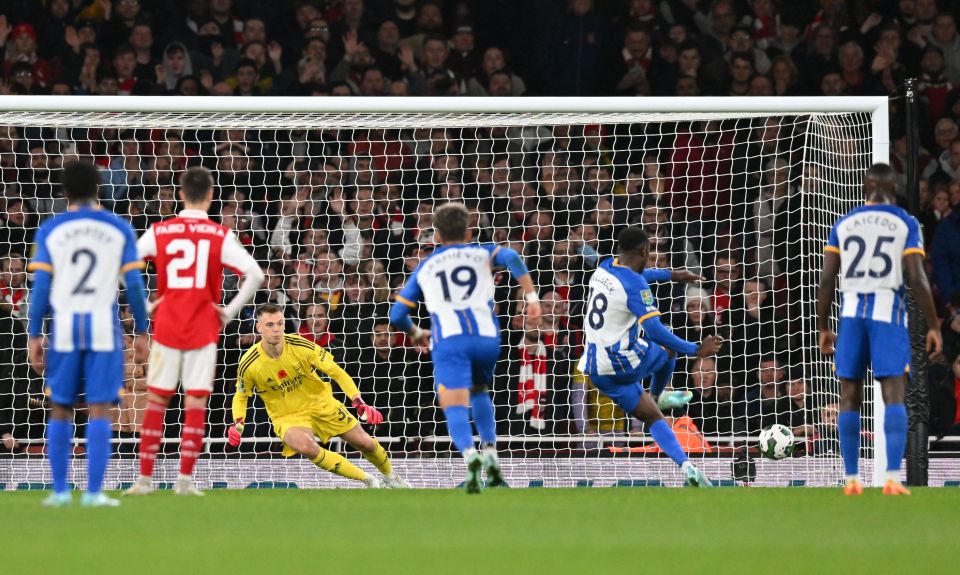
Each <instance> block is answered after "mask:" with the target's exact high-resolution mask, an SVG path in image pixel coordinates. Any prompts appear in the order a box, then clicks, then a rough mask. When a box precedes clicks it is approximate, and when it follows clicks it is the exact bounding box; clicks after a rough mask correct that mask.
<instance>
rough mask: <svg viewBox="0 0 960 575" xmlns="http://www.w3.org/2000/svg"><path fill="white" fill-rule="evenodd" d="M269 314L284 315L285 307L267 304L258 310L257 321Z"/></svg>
mask: <svg viewBox="0 0 960 575" xmlns="http://www.w3.org/2000/svg"><path fill="white" fill-rule="evenodd" d="M268 313H283V306H281V305H279V304H275V303H265V304H262V305H261V306H260V307H258V308H257V315H256V317H257V319H260V317H261V316H262V315H264V314H268Z"/></svg>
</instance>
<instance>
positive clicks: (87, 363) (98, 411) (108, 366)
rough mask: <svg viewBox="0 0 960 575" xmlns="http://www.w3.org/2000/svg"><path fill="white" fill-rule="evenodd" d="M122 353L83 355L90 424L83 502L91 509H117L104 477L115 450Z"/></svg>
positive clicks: (121, 380) (88, 427)
mask: <svg viewBox="0 0 960 575" xmlns="http://www.w3.org/2000/svg"><path fill="white" fill-rule="evenodd" d="M123 355H124V354H123V350H116V351H106V352H103V351H88V352H85V353H84V360H83V375H84V380H85V385H86V389H85V391H86V395H87V402H88V411H89V414H90V417H89V419H88V421H87V446H86V451H87V492H86V493H84V494H83V500H82V501H81V503H82V504H83V505H86V506H91V507H115V506H117V505H120V502H119V501H117V500H116V499H111V498H110V497H107V496H106V495H105V494H104V493H103V491H102V489H103V478H104V475H106V471H107V465H108V464H109V463H110V456H111V455H112V453H113V449H112V448H111V446H110V438H111V436H112V435H113V429H112V426H113V420H112V417H113V414H114V408H115V407H116V405H117V403H118V402H119V401H120V388H122V387H123V359H124V357H123Z"/></svg>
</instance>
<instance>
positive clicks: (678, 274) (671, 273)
mask: <svg viewBox="0 0 960 575" xmlns="http://www.w3.org/2000/svg"><path fill="white" fill-rule="evenodd" d="M642 275H643V279H645V280H646V281H647V283H661V282H667V281H673V282H678V283H685V284H689V283H694V282H702V281H704V280H705V279H706V278H704V277H703V276H701V275H700V274H695V273H693V272H692V271H690V270H669V269H664V268H647V269H645V270H643V274H642Z"/></svg>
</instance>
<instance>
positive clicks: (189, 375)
mask: <svg viewBox="0 0 960 575" xmlns="http://www.w3.org/2000/svg"><path fill="white" fill-rule="evenodd" d="M182 356H183V361H182V365H181V380H180V381H181V382H182V385H183V390H184V394H185V397H184V399H183V429H182V431H181V434H180V473H179V475H178V476H177V485H176V487H174V492H175V493H176V494H177V495H203V492H202V491H200V490H199V489H197V488H196V486H195V485H194V482H193V468H194V466H195V465H196V463H197V458H198V457H199V456H200V454H201V453H203V438H204V436H205V432H206V424H207V400H208V399H209V397H210V393H211V392H212V391H213V376H214V372H215V371H216V367H217V346H216V344H212V343H211V344H209V345H206V346H204V347H201V348H199V349H191V350H189V351H186V352H183V353H182Z"/></svg>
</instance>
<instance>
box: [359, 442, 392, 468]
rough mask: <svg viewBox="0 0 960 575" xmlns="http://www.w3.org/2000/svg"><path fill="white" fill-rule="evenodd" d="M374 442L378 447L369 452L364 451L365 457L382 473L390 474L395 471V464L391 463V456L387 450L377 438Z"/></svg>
mask: <svg viewBox="0 0 960 575" xmlns="http://www.w3.org/2000/svg"><path fill="white" fill-rule="evenodd" d="M371 439H372V438H371ZM373 444H374V445H376V446H377V447H376V448H375V449H374V450H373V451H371V452H369V453H364V454H363V458H364V459H366V460H367V461H369V462H370V464H371V465H373V466H374V467H376V468H377V470H378V471H379V472H380V473H382V474H384V475H390V474H391V473H393V465H392V464H391V463H390V458H389V457H387V450H386V449H384V448H383V446H382V445H380V443H379V442H378V441H377V440H376V439H374V440H373Z"/></svg>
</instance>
